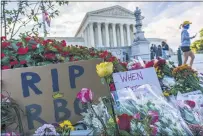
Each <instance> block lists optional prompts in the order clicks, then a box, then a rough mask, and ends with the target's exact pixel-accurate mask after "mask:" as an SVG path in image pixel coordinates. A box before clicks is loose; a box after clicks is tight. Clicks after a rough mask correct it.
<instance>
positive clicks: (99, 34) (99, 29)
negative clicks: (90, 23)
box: [97, 23, 102, 47]
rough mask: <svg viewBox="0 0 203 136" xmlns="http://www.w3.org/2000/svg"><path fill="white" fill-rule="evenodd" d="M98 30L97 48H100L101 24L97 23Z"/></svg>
mask: <svg viewBox="0 0 203 136" xmlns="http://www.w3.org/2000/svg"><path fill="white" fill-rule="evenodd" d="M97 29H98V46H99V47H100V46H102V34H101V23H97Z"/></svg>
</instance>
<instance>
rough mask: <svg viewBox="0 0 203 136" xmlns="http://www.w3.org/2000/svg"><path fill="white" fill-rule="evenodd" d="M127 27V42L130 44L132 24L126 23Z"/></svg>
mask: <svg viewBox="0 0 203 136" xmlns="http://www.w3.org/2000/svg"><path fill="white" fill-rule="evenodd" d="M126 29H127V43H128V46H130V45H131V37H130V36H131V33H130V25H129V24H126Z"/></svg>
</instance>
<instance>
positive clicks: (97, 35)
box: [75, 5, 135, 47]
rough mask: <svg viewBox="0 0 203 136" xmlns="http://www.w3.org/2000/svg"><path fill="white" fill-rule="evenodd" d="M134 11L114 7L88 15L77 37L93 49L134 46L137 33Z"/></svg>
mask: <svg viewBox="0 0 203 136" xmlns="http://www.w3.org/2000/svg"><path fill="white" fill-rule="evenodd" d="M134 25H135V17H134V14H133V12H132V11H129V10H127V9H125V8H123V7H121V6H117V5H116V6H113V7H109V8H104V9H101V10H96V11H92V12H88V13H86V15H85V17H84V19H83V21H82V23H81V25H80V27H79V29H78V30H77V32H76V35H75V37H83V38H84V41H85V45H87V46H91V47H122V46H128V45H131V44H132V41H133V39H134V36H133V33H134V32H135V27H134Z"/></svg>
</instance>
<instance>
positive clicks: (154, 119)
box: [148, 111, 159, 124]
mask: <svg viewBox="0 0 203 136" xmlns="http://www.w3.org/2000/svg"><path fill="white" fill-rule="evenodd" d="M148 115H149V116H151V117H152V121H151V124H154V123H156V122H157V121H159V113H158V112H156V111H148Z"/></svg>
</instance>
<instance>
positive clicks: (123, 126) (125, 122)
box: [118, 114, 133, 132]
mask: <svg viewBox="0 0 203 136" xmlns="http://www.w3.org/2000/svg"><path fill="white" fill-rule="evenodd" d="M132 119H133V116H129V115H128V114H122V115H121V116H118V126H119V129H120V130H125V131H127V132H130V121H131V120H132Z"/></svg>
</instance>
